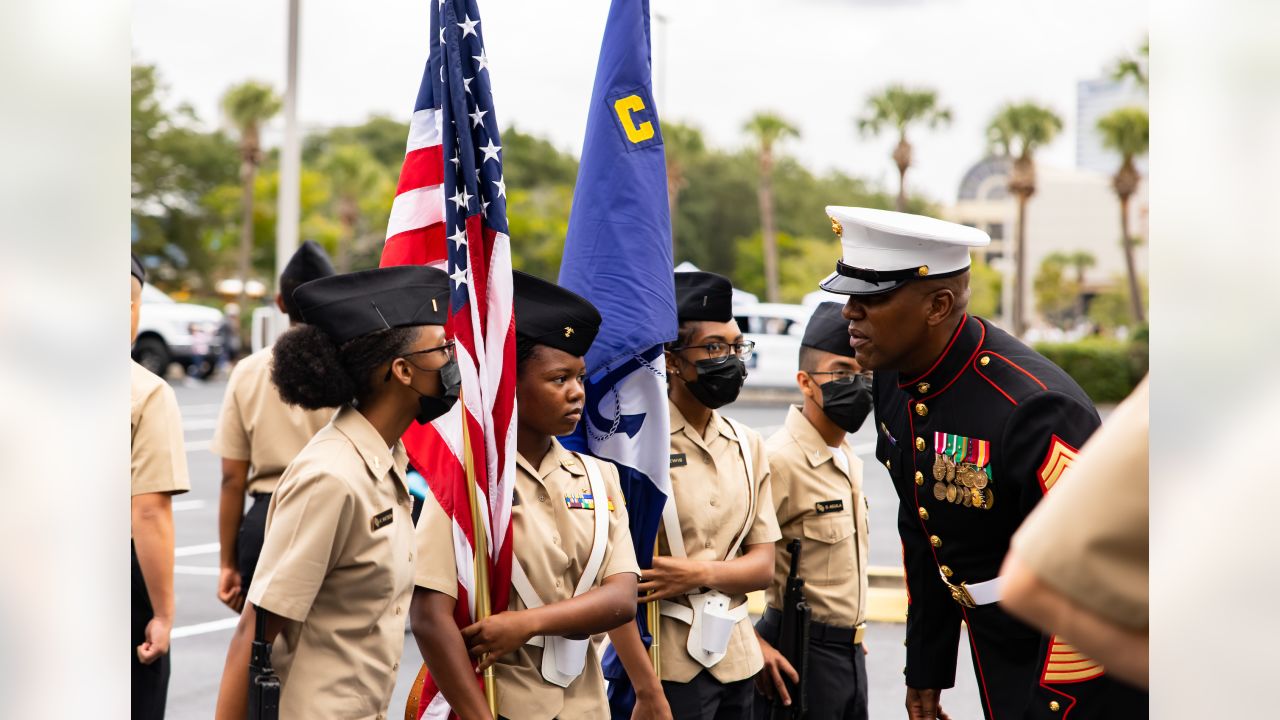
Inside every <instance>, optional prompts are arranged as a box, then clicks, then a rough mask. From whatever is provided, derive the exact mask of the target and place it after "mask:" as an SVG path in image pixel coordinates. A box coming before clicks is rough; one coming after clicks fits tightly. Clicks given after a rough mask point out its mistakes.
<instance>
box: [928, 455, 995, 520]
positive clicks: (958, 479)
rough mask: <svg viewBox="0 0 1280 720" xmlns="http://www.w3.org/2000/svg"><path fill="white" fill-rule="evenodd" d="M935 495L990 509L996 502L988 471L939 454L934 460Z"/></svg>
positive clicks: (959, 503)
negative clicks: (988, 484) (989, 486)
mask: <svg viewBox="0 0 1280 720" xmlns="http://www.w3.org/2000/svg"><path fill="white" fill-rule="evenodd" d="M933 479H934V480H937V482H935V483H934V484H933V497H934V498H936V499H937V500H938V501H939V502H942V501H946V502H949V503H954V504H956V505H964V506H965V507H975V508H982V509H983V510H990V509H991V508H992V506H994V505H995V504H996V494H995V491H994V490H992V489H991V488H988V487H987V483H988V478H987V473H986V472H984V471H983V470H982V468H979V467H978V466H977V465H971V464H969V463H957V462H956V461H955V460H952V459H951V458H949V457H947V456H946V455H942V454H938V455H935V456H934V460H933Z"/></svg>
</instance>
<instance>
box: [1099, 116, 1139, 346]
mask: <svg viewBox="0 0 1280 720" xmlns="http://www.w3.org/2000/svg"><path fill="white" fill-rule="evenodd" d="M1098 132H1099V133H1101V135H1102V144H1103V146H1104V147H1106V148H1108V149H1111V150H1115V151H1116V152H1118V153H1120V158H1121V161H1120V169H1119V170H1117V171H1116V174H1115V176H1114V177H1112V178H1111V187H1113V188H1115V191H1116V197H1118V198H1120V243H1121V245H1123V247H1124V263H1125V267H1126V269H1127V270H1128V271H1129V303H1130V307H1131V308H1132V309H1133V319H1134V320H1135V321H1136V322H1138V323H1144V322H1146V320H1147V317H1146V312H1145V311H1144V309H1143V307H1142V289H1141V288H1140V287H1139V286H1138V270H1137V268H1135V267H1134V264H1133V244H1134V239H1133V236H1132V235H1130V234H1129V199H1130V198H1132V197H1133V194H1134V193H1135V192H1137V190H1138V184H1139V183H1141V182H1142V175H1141V174H1140V173H1139V172H1138V168H1137V166H1136V165H1134V163H1133V161H1134V158H1138V157H1141V156H1143V155H1146V154H1147V149H1148V148H1149V147H1150V144H1151V132H1150V124H1149V122H1148V117H1147V111H1146V110H1143V109H1142V108H1137V107H1128V108H1119V109H1118V110H1113V111H1111V112H1110V113H1108V114H1106V115H1103V116H1102V117H1101V118H1098Z"/></svg>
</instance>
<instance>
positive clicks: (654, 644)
mask: <svg viewBox="0 0 1280 720" xmlns="http://www.w3.org/2000/svg"><path fill="white" fill-rule="evenodd" d="M653 556H654V557H655V558H656V557H658V539H657V538H656V537H655V538H654V539H653ZM651 567H652V566H651ZM659 605H660V603H659V602H657V601H655V602H650V603H649V605H648V607H647V608H646V612H648V615H647V618H648V620H649V636H650V640H649V662H651V663H653V674H654V675H656V676H657V677H658V679H659V680H661V679H662V649H661V647H660V644H661V643H660V641H659V640H658V638H660V637H662V632H661V625H662V608H660V607H659Z"/></svg>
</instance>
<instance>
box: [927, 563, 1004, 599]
mask: <svg viewBox="0 0 1280 720" xmlns="http://www.w3.org/2000/svg"><path fill="white" fill-rule="evenodd" d="M938 576H939V577H941V578H942V582H943V584H945V585H946V586H947V589H948V590H950V591H951V599H952V600H955V601H956V602H958V603H960V604H961V605H963V606H964V607H967V608H974V607H978V606H980V605H990V604H992V603H996V602H999V601H1000V588H1001V586H1002V585H1003V584H1004V583H1003V580H1002V578H998V577H997V578H993V579H991V580H987V581H985V582H980V583H973V584H972V585H970V584H969V583H963V582H962V583H960V584H959V585H956V584H954V583H952V582H951V581H950V580H948V579H947V576H946V575H943V574H942V571H941V570H939V571H938Z"/></svg>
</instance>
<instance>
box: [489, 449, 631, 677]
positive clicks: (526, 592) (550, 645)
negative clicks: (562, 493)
mask: <svg viewBox="0 0 1280 720" xmlns="http://www.w3.org/2000/svg"><path fill="white" fill-rule="evenodd" d="M574 455H576V456H577V457H578V460H579V461H580V462H581V463H582V465H583V467H585V468H586V469H587V482H588V483H590V485H591V497H593V498H595V516H594V519H595V534H594V536H593V537H592V541H591V554H590V555H589V556H588V557H587V564H586V566H585V567H584V568H583V571H582V577H580V578H578V585H577V587H576V588H574V592H573V596H574V597H577V596H579V595H581V594H583V593H585V592H586V591H588V590H590V589H591V587H592V586H593V585H595V580H596V575H598V574H599V573H600V565H601V564H602V563H603V562H604V552H605V549H606V548H607V547H608V544H609V495H608V490H607V489H606V488H605V486H604V480H603V479H602V478H601V477H600V467H599V466H598V465H597V464H596V461H595V459H593V458H590V457H587V456H586V455H582V454H580V453H574ZM511 585H512V587H514V588H515V591H516V594H517V595H519V596H520V600H522V601H523V602H524V606H525V607H527V608H536V607H542V606H543V604H544V603H543V602H542V598H540V597H538V593H537V592H535V591H534V589H533V584H532V583H530V582H529V577H528V576H527V575H525V574H524V568H523V567H522V566H521V565H520V561H519V560H518V559H515V558H513V562H512V563H511ZM528 644H529V645H532V646H534V647H540V648H542V678H543V679H544V680H546V681H547V682H549V683H551V684H553V685H558V686H560V687H569V684H570V683H572V682H573V681H574V680H576V679H577V678H578V676H579V675H581V674H582V670H583V668H584V667H585V666H586V662H587V648H588V647H589V646H590V644H591V639H590V638H583V639H581V640H574V639H571V638H566V637H560V636H558V635H539V636H537V637H535V638H533V639H531V640H529V642H528Z"/></svg>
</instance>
